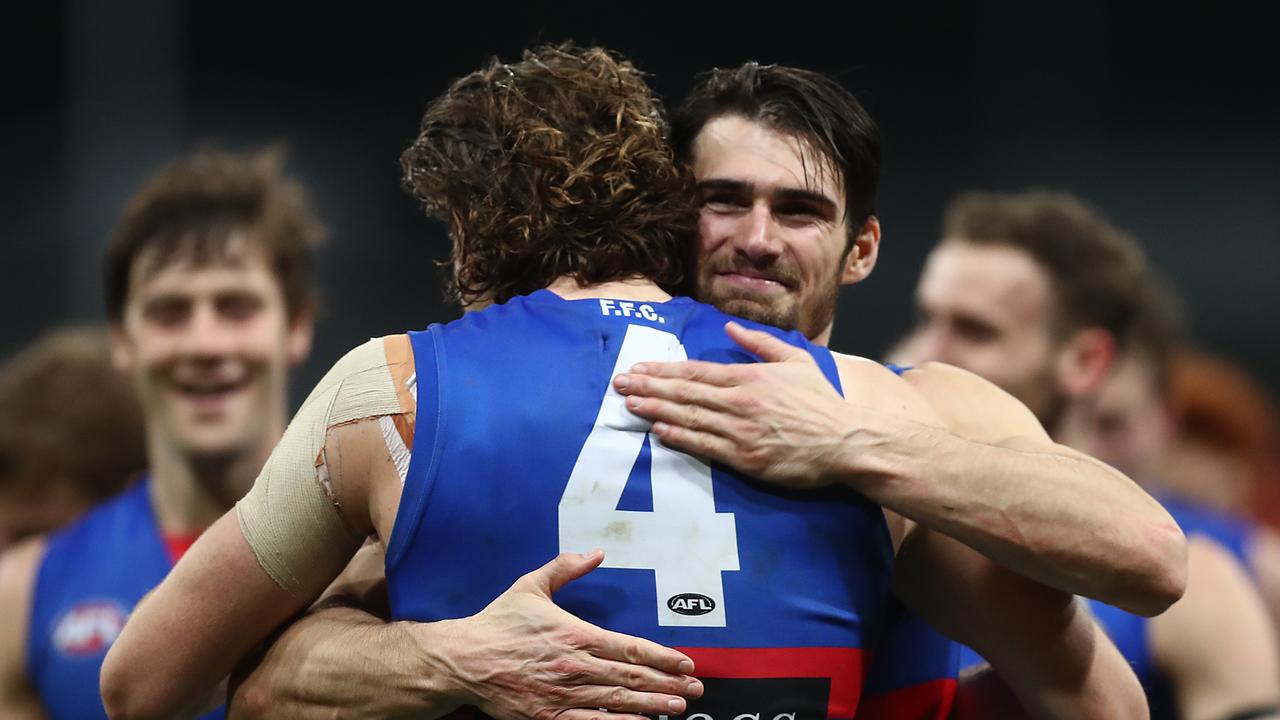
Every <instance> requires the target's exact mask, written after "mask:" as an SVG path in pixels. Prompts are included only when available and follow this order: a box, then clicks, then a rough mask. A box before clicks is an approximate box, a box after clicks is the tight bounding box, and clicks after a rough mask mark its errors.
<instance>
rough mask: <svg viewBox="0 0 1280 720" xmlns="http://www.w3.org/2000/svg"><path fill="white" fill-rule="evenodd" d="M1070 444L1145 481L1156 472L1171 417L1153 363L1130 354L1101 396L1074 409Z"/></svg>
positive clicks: (1164, 450)
mask: <svg viewBox="0 0 1280 720" xmlns="http://www.w3.org/2000/svg"><path fill="white" fill-rule="evenodd" d="M1068 426H1069V427H1068V431H1069V432H1071V433H1072V435H1074V436H1075V437H1076V438H1078V439H1073V440H1070V441H1068V444H1070V445H1072V446H1073V447H1077V448H1079V449H1081V450H1083V451H1084V452H1086V453H1088V454H1090V455H1092V456H1094V457H1096V458H1098V459H1099V460H1102V461H1103V462H1106V463H1108V464H1110V465H1112V466H1114V467H1116V468H1118V469H1119V470H1120V471H1122V472H1124V473H1125V474H1126V475H1128V476H1130V477H1133V478H1137V479H1144V478H1149V477H1151V476H1152V474H1153V473H1154V472H1156V469H1157V466H1158V464H1159V463H1160V461H1161V459H1162V458H1163V457H1164V455H1165V453H1166V451H1167V449H1168V441H1169V436H1168V433H1169V420H1168V414H1167V412H1166V411H1165V407H1164V403H1163V401H1162V400H1161V398H1160V394H1159V392H1158V390H1157V388H1156V385H1155V381H1154V378H1152V375H1151V368H1150V366H1149V363H1147V362H1145V361H1144V360H1142V359H1141V358H1138V357H1132V356H1131V357H1126V358H1125V359H1123V360H1121V362H1120V363H1119V365H1118V366H1117V367H1116V369H1115V370H1113V371H1112V373H1111V375H1110V376H1109V377H1108V378H1107V380H1106V381H1105V382H1104V383H1103V385H1102V388H1101V389H1100V391H1099V393H1098V396H1097V398H1096V399H1095V400H1094V401H1093V402H1092V403H1091V404H1090V405H1089V406H1088V407H1087V409H1085V410H1084V411H1083V412H1080V413H1073V415H1072V418H1071V420H1070V422H1069V423H1068Z"/></svg>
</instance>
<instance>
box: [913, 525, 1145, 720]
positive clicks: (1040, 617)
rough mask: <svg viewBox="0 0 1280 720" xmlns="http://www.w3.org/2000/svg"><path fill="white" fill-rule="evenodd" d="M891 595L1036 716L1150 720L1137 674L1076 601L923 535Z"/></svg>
mask: <svg viewBox="0 0 1280 720" xmlns="http://www.w3.org/2000/svg"><path fill="white" fill-rule="evenodd" d="M894 589H895V590H896V591H897V592H898V593H899V595H900V596H901V597H902V598H903V600H904V601H906V602H907V604H908V605H910V606H911V607H912V609H914V610H915V611H916V612H917V613H919V614H920V616H921V617H923V618H924V619H925V620H927V621H928V622H929V623H930V624H931V625H933V626H934V627H935V628H936V629H938V630H939V631H941V632H943V633H945V634H947V635H949V636H951V637H953V638H955V639H956V640H958V641H960V642H963V643H965V644H967V645H969V646H970V647H973V648H974V649H975V650H977V651H978V652H979V653H980V654H982V655H983V657H986V658H987V659H988V660H989V661H990V663H991V666H992V668H993V669H994V670H995V671H996V672H997V673H998V674H999V676H1000V678H1001V679H1003V680H1004V681H1005V683H1007V684H1008V686H1009V688H1010V689H1011V690H1012V692H1013V693H1014V695H1016V696H1017V698H1018V700H1019V701H1020V703H1021V704H1022V706H1023V707H1024V708H1026V710H1027V713H1028V715H1029V716H1030V717H1036V718H1063V719H1064V720H1065V719H1067V718H1072V719H1082V718H1086V719H1087V718H1098V719H1099V720H1102V719H1104V718H1106V719H1108V720H1110V719H1113V718H1145V717H1146V716H1147V709H1146V708H1147V703H1146V697H1145V696H1144V694H1143V691H1142V687H1141V686H1140V685H1139V684H1138V680H1137V678H1136V677H1135V676H1134V674H1133V671H1132V670H1131V669H1129V666H1128V664H1127V663H1125V661H1124V658H1123V657H1121V655H1120V653H1119V651H1117V650H1116V648H1115V646H1114V645H1112V644H1111V642H1110V641H1109V640H1108V639H1107V638H1106V636H1105V635H1104V634H1103V633H1102V631H1101V630H1100V629H1099V628H1098V626H1097V624H1096V623H1095V622H1094V621H1093V618H1092V617H1091V616H1090V615H1089V613H1088V612H1087V610H1085V609H1084V607H1083V606H1082V604H1081V603H1080V602H1079V601H1078V600H1076V599H1075V598H1074V597H1072V596H1070V595H1068V594H1066V593H1063V592H1060V591H1056V590H1051V589H1049V588H1046V587H1044V586H1042V585H1039V584H1038V583H1036V582H1034V581H1032V580H1029V579H1027V578H1025V577H1023V576H1021V575H1018V574H1016V573H1013V572H1011V571H1009V570H1006V569H1004V568H1002V567H1000V566H998V565H995V564H994V563H992V562H991V561H989V560H987V559H986V558H984V557H982V556H980V555H978V554H977V553H975V552H974V551H973V550H972V549H970V548H968V547H965V546H964V545H961V544H960V543H959V542H957V541H955V540H953V539H951V538H948V537H945V536H943V535H940V534H938V533H935V532H933V531H930V530H927V529H924V528H922V527H916V528H915V529H913V530H911V531H910V532H909V533H908V534H907V537H906V539H905V540H904V541H903V544H902V548H901V549H900V551H899V554H898V562H897V565H896V568H895V571H894Z"/></svg>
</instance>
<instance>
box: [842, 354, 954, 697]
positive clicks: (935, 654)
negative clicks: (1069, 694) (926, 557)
mask: <svg viewBox="0 0 1280 720" xmlns="http://www.w3.org/2000/svg"><path fill="white" fill-rule="evenodd" d="M885 367H887V368H889V369H890V370H892V371H893V372H894V373H896V374H897V375H902V374H903V373H905V372H906V371H908V370H910V369H911V367H910V366H901V365H894V364H892V363H887V364H886V365H885ZM959 674H960V645H959V643H957V642H955V641H953V640H952V639H951V638H948V637H946V636H945V635H943V634H941V633H939V632H938V631H936V630H934V629H933V628H932V627H930V626H929V624H928V623H927V622H925V621H924V619H923V618H921V617H920V616H919V615H916V614H915V613H914V612H913V611H912V610H911V609H910V608H908V607H907V606H906V605H903V604H902V602H901V601H900V600H898V599H897V598H896V597H895V598H893V599H892V600H890V611H889V615H888V620H887V623H886V634H885V638H884V641H883V642H882V643H881V646H880V651H879V653H877V655H876V657H875V659H874V660H873V661H872V663H871V670H870V673H869V674H868V675H867V684H866V689H865V692H864V700H863V704H862V706H861V707H860V708H859V709H858V717H859V718H866V719H867V720H877V719H878V720H946V718H947V716H948V715H949V714H950V713H951V707H952V705H954V704H955V698H956V683H957V679H958V677H959Z"/></svg>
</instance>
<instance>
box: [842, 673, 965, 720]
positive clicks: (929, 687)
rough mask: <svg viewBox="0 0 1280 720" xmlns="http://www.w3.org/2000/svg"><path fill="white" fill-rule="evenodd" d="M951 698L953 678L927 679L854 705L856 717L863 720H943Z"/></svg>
mask: <svg viewBox="0 0 1280 720" xmlns="http://www.w3.org/2000/svg"><path fill="white" fill-rule="evenodd" d="M955 700H956V681H955V678H944V679H942V680H931V681H929V682H925V683H920V684H919V685H910V686H908V687H904V688H899V689H897V690H893V691H891V692H887V693H879V694H876V695H868V696H866V697H865V698H863V699H862V705H861V707H859V708H858V717H859V718H867V720H872V719H874V720H947V716H948V715H950V714H951V706H952V705H953V704H954V703H955Z"/></svg>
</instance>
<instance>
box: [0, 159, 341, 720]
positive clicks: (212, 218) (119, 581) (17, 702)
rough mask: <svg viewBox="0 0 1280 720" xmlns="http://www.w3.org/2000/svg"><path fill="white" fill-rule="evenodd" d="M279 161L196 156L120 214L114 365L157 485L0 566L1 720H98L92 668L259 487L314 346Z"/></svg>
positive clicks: (113, 287) (308, 238)
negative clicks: (139, 419)
mask: <svg viewBox="0 0 1280 720" xmlns="http://www.w3.org/2000/svg"><path fill="white" fill-rule="evenodd" d="M280 164H281V163H280V157H279V154H278V153H273V152H265V153H260V154H255V155H235V154H226V153H214V152H201V153H197V154H195V155H192V156H190V157H188V158H185V159H183V160H180V161H178V162H176V163H174V164H172V165H170V166H169V167H167V168H165V169H164V170H162V171H161V172H160V173H159V174H157V175H156V176H155V177H153V178H152V179H151V180H150V181H149V182H148V183H147V184H146V185H144V186H143V187H142V189H141V190H139V192H138V193H137V194H136V195H135V196H134V197H133V198H132V200H131V201H130V202H129V204H128V205H127V206H126V208H125V210H124V213H123V215H122V216H121V218H120V222H119V224H118V226H117V227H116V230H115V233H114V235H113V236H112V238H111V242H110V245H109V247H108V249H107V255H106V262H105V267H104V271H105V274H104V281H105V288H106V303H107V314H108V317H109V320H110V323H111V344H112V357H113V360H114V362H115V364H116V366H117V367H118V368H119V369H120V370H121V371H123V372H124V373H125V374H126V375H128V376H129V378H130V379H131V381H132V383H133V385H134V388H135V390H136V392H137V395H138V397H139V399H140V400H141V403H142V406H143V412H144V416H145V424H146V436H147V455H148V462H149V466H150V472H149V473H148V475H147V476H146V477H145V478H144V479H143V480H142V481H141V482H139V483H137V484H135V485H134V486H133V487H132V488H130V489H128V490H126V491H125V492H124V493H123V494H121V495H119V496H117V497H116V498H114V499H112V500H109V501H107V502H106V503H104V504H102V505H100V506H99V507H97V508H96V509H95V510H93V511H91V512H90V513H88V514H87V515H86V516H85V517H84V518H82V519H81V520H80V521H78V522H77V523H75V524H74V525H72V526H70V527H69V528H67V529H65V530H63V531H61V532H58V533H56V534H54V535H51V536H48V537H38V538H35V539H33V540H30V541H27V542H25V543H22V544H19V545H17V546H14V547H13V548H11V549H10V551H9V552H8V554H7V555H5V556H4V557H3V558H2V559H0V614H2V615H3V616H5V617H8V618H22V619H23V620H22V621H20V622H10V623H7V624H6V625H4V626H3V628H0V716H3V717H5V718H26V717H50V718H92V717H105V713H104V711H103V708H102V701H101V698H100V697H99V693H98V675H99V670H100V668H101V665H102V660H103V658H104V657H105V656H106V653H107V650H108V649H109V648H110V646H111V644H112V642H114V640H115V638H116V636H117V635H118V634H119V632H120V629H121V628H122V627H123V626H124V622H125V618H126V617H127V616H128V615H129V613H130V612H131V611H132V609H133V607H134V605H135V604H136V603H137V602H138V600H139V599H140V598H141V597H142V596H143V595H144V594H145V593H146V592H148V591H149V590H151V588H153V587H155V586H156V585H157V584H159V582H160V581H161V580H162V579H164V576H165V575H166V574H167V573H168V572H169V569H170V568H171V567H172V566H173V563H174V562H176V560H177V559H178V558H179V557H180V556H181V555H182V554H183V553H184V552H185V551H186V549H187V548H188V547H190V545H191V544H192V543H193V542H194V541H195V539H196V538H197V537H198V536H199V535H200V533H201V532H202V531H203V530H204V529H205V528H207V527H208V526H209V525H210V524H212V522H213V521H214V520H216V519H217V518H218V517H220V516H221V515H222V514H223V513H224V512H226V510H227V509H228V508H230V507H231V506H232V505H233V504H234V503H235V501H236V500H238V499H239V498H240V497H241V496H242V495H244V493H245V492H246V491H247V490H248V489H249V487H250V486H251V485H252V484H253V479H254V476H255V475H256V474H257V471H258V469H259V468H260V467H261V466H262V464H263V462H264V461H265V460H266V458H267V456H268V454H269V453H270V452H271V448H272V447H273V446H274V444H275V442H276V441H277V440H278V439H279V438H280V435H281V434H282V433H283V432H284V427H285V418H286V411H287V404H286V399H285V390H286V385H287V379H288V371H289V368H290V367H291V366H293V365H296V364H297V363H298V362H300V361H301V360H302V359H303V358H304V357H305V356H306V354H307V352H308V350H309V349H310V344H311V328H312V317H313V312H312V307H313V287H312V284H311V271H310V266H311V254H312V250H313V248H314V247H315V246H316V245H317V244H318V242H319V241H320V239H321V237H322V235H323V231H322V228H321V227H320V225H319V224H318V223H317V221H316V220H315V219H314V217H313V216H312V212H311V209H310V206H309V203H308V201H307V199H306V196H305V193H304V192H303V190H302V188H301V187H300V186H299V185H298V184H296V183H294V182H292V181H290V180H288V179H286V178H284V177H283V176H282V175H281V172H280Z"/></svg>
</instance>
